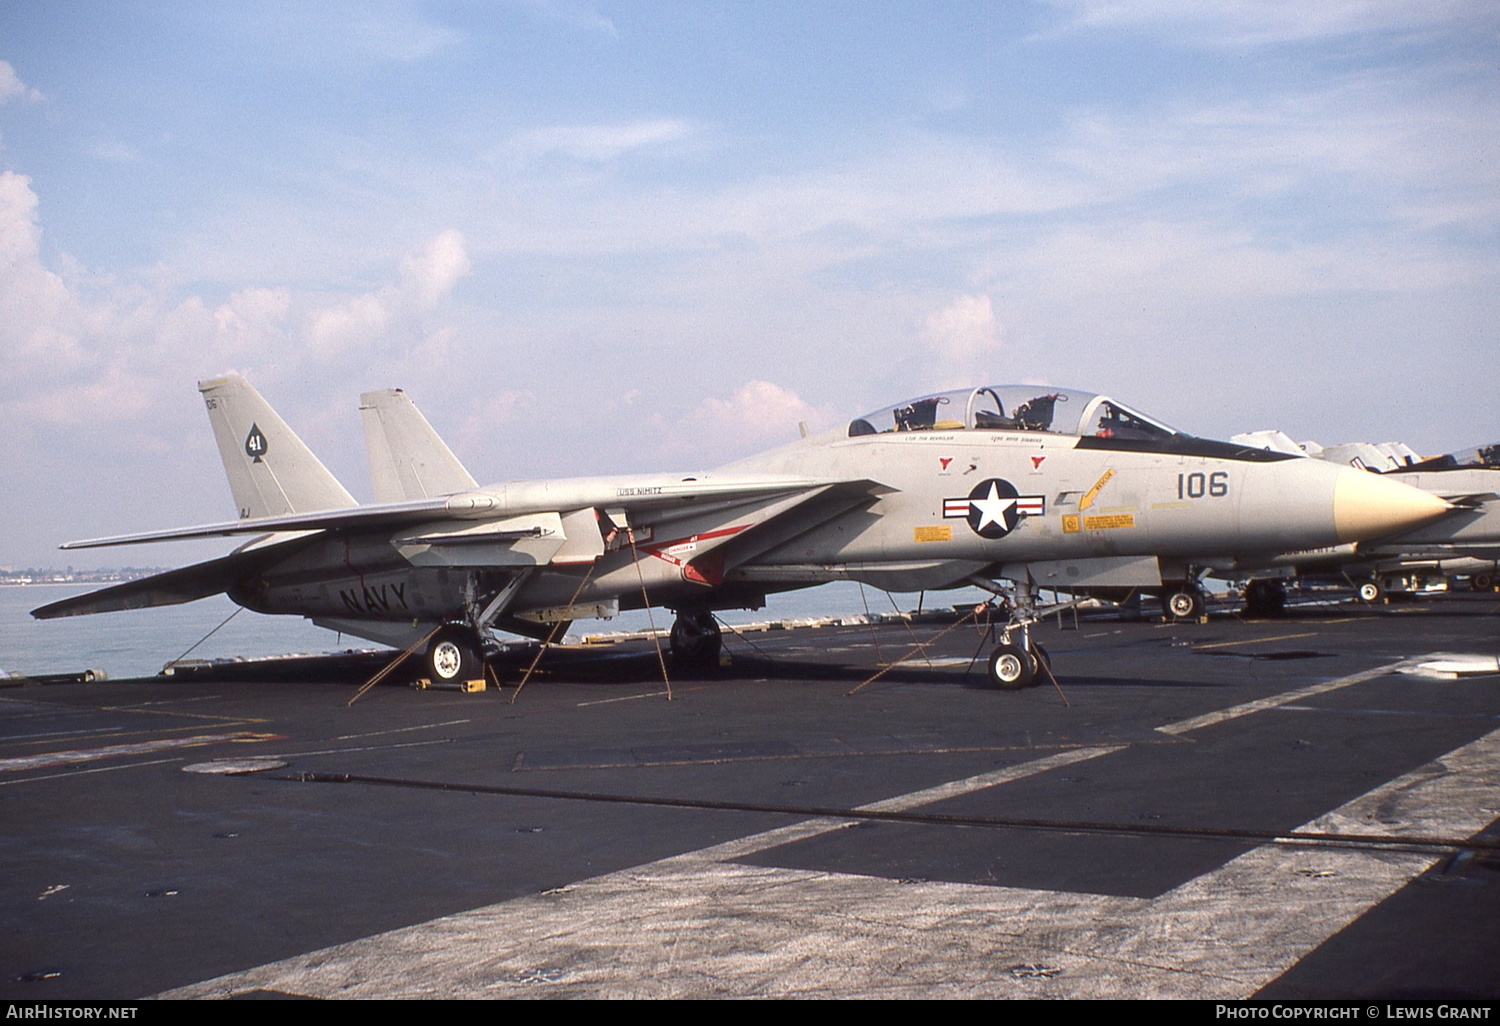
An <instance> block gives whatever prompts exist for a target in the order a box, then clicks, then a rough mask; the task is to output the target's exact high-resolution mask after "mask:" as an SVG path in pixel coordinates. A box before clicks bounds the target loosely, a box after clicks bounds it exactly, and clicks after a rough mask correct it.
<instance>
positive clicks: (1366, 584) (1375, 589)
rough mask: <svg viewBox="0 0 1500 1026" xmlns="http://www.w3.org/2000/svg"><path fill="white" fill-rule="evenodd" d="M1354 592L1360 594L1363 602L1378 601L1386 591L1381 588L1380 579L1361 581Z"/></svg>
mask: <svg viewBox="0 0 1500 1026" xmlns="http://www.w3.org/2000/svg"><path fill="white" fill-rule="evenodd" d="M1354 593H1355V594H1356V595H1358V596H1359V600H1360V601H1361V602H1378V601H1380V596H1381V595H1383V594H1384V591H1383V590H1382V589H1381V587H1380V582H1379V581H1360V582H1359V587H1357V588H1355V589H1354Z"/></svg>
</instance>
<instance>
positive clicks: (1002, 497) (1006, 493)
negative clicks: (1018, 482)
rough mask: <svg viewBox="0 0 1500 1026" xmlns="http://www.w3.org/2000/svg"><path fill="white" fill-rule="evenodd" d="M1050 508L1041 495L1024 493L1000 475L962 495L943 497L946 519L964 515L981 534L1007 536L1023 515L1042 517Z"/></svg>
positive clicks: (990, 537)
mask: <svg viewBox="0 0 1500 1026" xmlns="http://www.w3.org/2000/svg"><path fill="white" fill-rule="evenodd" d="M1046 511H1047V500H1046V498H1045V497H1044V496H1041V495H1022V494H1020V493H1019V492H1017V491H1016V486H1015V485H1013V484H1011V483H1010V482H1009V481H1007V480H1005V479H1004V478H1000V477H991V478H988V479H986V480H984V481H981V482H979V483H978V484H977V485H975V486H974V490H973V491H971V492H969V494H968V495H967V496H965V497H963V498H961V499H944V500H943V519H944V520H957V519H959V518H963V519H965V520H967V521H968V522H969V527H971V528H972V529H973V531H974V533H975V534H977V535H979V537H981V538H988V539H991V540H993V539H996V538H1004V537H1005V536H1006V535H1007V534H1009V533H1010V532H1012V531H1014V530H1015V529H1016V525H1017V524H1018V523H1020V522H1021V518H1022V517H1039V516H1041V515H1043V514H1044V513H1045V512H1046Z"/></svg>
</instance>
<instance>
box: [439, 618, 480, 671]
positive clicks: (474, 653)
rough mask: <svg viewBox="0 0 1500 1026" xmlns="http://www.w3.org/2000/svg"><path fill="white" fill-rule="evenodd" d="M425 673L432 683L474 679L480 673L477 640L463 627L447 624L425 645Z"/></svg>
mask: <svg viewBox="0 0 1500 1026" xmlns="http://www.w3.org/2000/svg"><path fill="white" fill-rule="evenodd" d="M427 673H428V676H430V677H431V678H432V680H433V681H434V682H435V683H439V684H452V683H454V682H455V681H466V680H474V679H475V678H477V677H478V676H479V673H480V659H479V643H478V639H477V638H476V637H475V636H474V633H473V632H472V631H470V630H469V629H468V628H467V627H462V626H459V625H458V624H449V625H448V626H447V627H444V628H443V629H442V630H440V631H438V632H437V634H435V635H433V638H432V640H431V641H430V642H428V644H427Z"/></svg>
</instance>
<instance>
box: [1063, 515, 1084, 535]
mask: <svg viewBox="0 0 1500 1026" xmlns="http://www.w3.org/2000/svg"><path fill="white" fill-rule="evenodd" d="M1062 521H1063V534H1077V533H1078V532H1079V531H1081V530H1083V528H1081V527H1080V526H1079V525H1078V514H1077V513H1069V514H1067V515H1065V516H1064V517H1063V518H1062Z"/></svg>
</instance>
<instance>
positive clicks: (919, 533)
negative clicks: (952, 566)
mask: <svg viewBox="0 0 1500 1026" xmlns="http://www.w3.org/2000/svg"><path fill="white" fill-rule="evenodd" d="M911 533H912V539H913V540H914V541H919V542H934V541H938V542H941V541H952V540H953V528H951V527H949V526H948V525H947V524H943V525H941V526H935V527H914V528H912V532H911Z"/></svg>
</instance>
